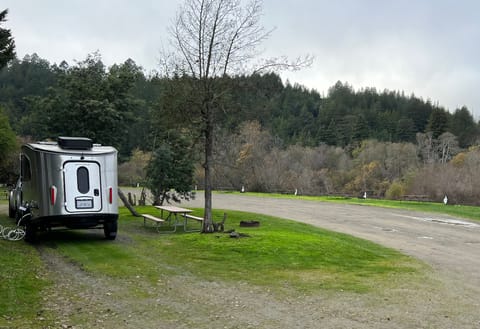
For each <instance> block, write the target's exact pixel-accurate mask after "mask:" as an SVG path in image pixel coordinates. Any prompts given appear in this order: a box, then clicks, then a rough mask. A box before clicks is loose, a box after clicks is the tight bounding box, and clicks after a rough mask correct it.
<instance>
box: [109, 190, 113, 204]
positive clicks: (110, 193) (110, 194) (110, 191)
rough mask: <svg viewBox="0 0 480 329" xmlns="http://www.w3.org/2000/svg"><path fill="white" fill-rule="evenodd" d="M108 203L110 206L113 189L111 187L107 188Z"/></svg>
mask: <svg viewBox="0 0 480 329" xmlns="http://www.w3.org/2000/svg"><path fill="white" fill-rule="evenodd" d="M108 202H110V204H111V203H112V202H113V188H112V187H109V188H108Z"/></svg>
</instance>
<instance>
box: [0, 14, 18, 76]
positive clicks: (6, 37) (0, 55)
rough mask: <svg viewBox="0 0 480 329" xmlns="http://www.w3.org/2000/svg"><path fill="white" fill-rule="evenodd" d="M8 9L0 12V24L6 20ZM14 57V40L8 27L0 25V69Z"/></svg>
mask: <svg viewBox="0 0 480 329" xmlns="http://www.w3.org/2000/svg"><path fill="white" fill-rule="evenodd" d="M7 14H8V9H5V10H3V11H1V12H0V26H1V25H2V23H4V22H5V21H6V20H7ZM14 58H15V41H14V40H13V37H12V34H11V32H10V30H9V29H4V28H1V27H0V69H2V68H3V67H5V66H6V65H7V63H8V62H10V61H11V60H12V59H14Z"/></svg>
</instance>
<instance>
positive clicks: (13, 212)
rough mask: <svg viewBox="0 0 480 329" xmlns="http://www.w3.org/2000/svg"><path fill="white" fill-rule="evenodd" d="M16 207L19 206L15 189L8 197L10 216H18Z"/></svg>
mask: <svg viewBox="0 0 480 329" xmlns="http://www.w3.org/2000/svg"><path fill="white" fill-rule="evenodd" d="M16 208H17V207H16V206H15V200H14V195H13V191H10V194H9V197H8V217H10V218H15V217H16V216H17V209H16Z"/></svg>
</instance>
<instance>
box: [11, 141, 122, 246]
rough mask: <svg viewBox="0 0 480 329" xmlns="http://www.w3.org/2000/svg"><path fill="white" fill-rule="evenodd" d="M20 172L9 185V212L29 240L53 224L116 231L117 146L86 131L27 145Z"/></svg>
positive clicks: (108, 234) (110, 236)
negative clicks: (97, 140)
mask: <svg viewBox="0 0 480 329" xmlns="http://www.w3.org/2000/svg"><path fill="white" fill-rule="evenodd" d="M20 167H21V169H20V178H19V179H18V182H17V184H16V186H15V188H14V189H13V190H12V191H10V198H9V215H10V217H12V218H16V219H17V223H18V225H19V226H24V227H25V240H27V241H33V240H35V238H36V234H37V232H38V231H46V230H51V229H52V228H59V227H63V228H68V229H89V228H103V231H104V234H105V237H106V238H107V239H110V240H114V239H115V237H116V235H117V221H118V200H117V189H118V187H117V150H116V149H115V148H114V147H111V146H101V145H99V144H93V142H92V140H91V139H88V138H82V137H59V138H58V141H57V142H36V143H28V144H25V145H23V146H22V149H21V154H20Z"/></svg>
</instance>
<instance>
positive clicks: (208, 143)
mask: <svg viewBox="0 0 480 329" xmlns="http://www.w3.org/2000/svg"><path fill="white" fill-rule="evenodd" d="M206 107H207V108H206V110H205V116H206V127H205V164H204V169H205V215H204V220H203V230H202V233H211V232H213V222H212V189H213V187H212V163H213V134H214V133H213V118H212V116H213V115H212V110H211V109H210V108H208V106H206Z"/></svg>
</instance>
